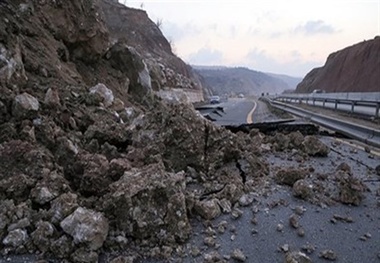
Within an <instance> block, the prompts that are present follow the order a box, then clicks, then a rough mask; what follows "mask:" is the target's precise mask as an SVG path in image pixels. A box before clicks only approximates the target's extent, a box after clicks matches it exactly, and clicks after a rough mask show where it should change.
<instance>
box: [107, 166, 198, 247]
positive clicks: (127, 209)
mask: <svg viewBox="0 0 380 263" xmlns="http://www.w3.org/2000/svg"><path fill="white" fill-rule="evenodd" d="M184 191H185V177H184V173H183V172H179V173H169V172H166V171H165V169H164V167H163V166H162V165H160V164H153V165H150V166H146V167H144V168H142V169H132V170H130V171H127V172H125V173H124V175H123V176H122V177H121V178H120V180H118V181H117V182H115V183H113V184H111V185H110V194H108V195H106V196H105V198H104V209H105V211H106V214H107V215H108V216H110V219H112V221H114V222H115V227H116V228H118V229H119V230H121V231H125V233H126V235H128V236H132V237H134V238H137V239H152V240H155V241H156V242H158V241H159V242H163V243H175V242H178V241H179V242H184V241H185V240H186V239H187V238H188V237H189V235H190V230H191V227H190V224H189V221H188V218H187V214H186V203H185V195H184Z"/></svg>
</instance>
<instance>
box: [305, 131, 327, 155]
mask: <svg viewBox="0 0 380 263" xmlns="http://www.w3.org/2000/svg"><path fill="white" fill-rule="evenodd" d="M302 146H303V150H304V151H305V153H307V154H308V155H310V156H321V157H326V156H327V155H328V154H329V152H330V148H329V147H327V146H326V145H325V144H324V143H322V142H321V141H320V140H318V139H317V138H316V137H315V136H306V137H305V139H304V141H303V142H302Z"/></svg>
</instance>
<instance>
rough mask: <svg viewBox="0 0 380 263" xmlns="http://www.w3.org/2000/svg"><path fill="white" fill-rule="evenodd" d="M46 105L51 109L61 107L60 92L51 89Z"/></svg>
mask: <svg viewBox="0 0 380 263" xmlns="http://www.w3.org/2000/svg"><path fill="white" fill-rule="evenodd" d="M44 103H45V104H46V105H48V106H50V107H59V106H61V102H60V99H59V93H58V90H57V89H52V88H49V89H48V91H47V92H46V94H45V99H44Z"/></svg>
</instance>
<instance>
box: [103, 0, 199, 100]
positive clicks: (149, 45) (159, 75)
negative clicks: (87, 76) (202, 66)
mask: <svg viewBox="0 0 380 263" xmlns="http://www.w3.org/2000/svg"><path fill="white" fill-rule="evenodd" d="M100 4H101V7H102V11H103V13H104V17H105V22H106V26H107V27H108V29H109V32H110V36H111V39H112V40H111V41H117V40H118V39H123V40H124V41H125V42H126V43H127V45H129V46H133V47H134V48H135V49H136V50H137V52H138V53H139V54H140V55H141V56H142V57H143V59H144V63H146V65H147V67H148V69H149V71H150V76H151V78H152V88H153V90H155V91H158V94H161V95H162V94H164V92H161V91H167V90H168V89H170V90H171V92H172V93H173V89H174V93H176V92H178V89H182V91H185V94H186V93H189V94H190V96H191V94H197V93H198V94H199V96H198V98H197V100H201V99H202V98H203V97H202V96H203V95H202V84H201V82H200V81H199V78H198V76H197V75H196V73H195V72H194V71H193V70H192V68H191V67H190V66H189V65H187V64H185V63H184V62H183V61H182V60H181V59H180V58H178V57H177V56H176V55H174V54H173V52H172V49H171V45H170V43H169V42H168V41H167V39H166V38H165V37H164V36H163V34H162V32H161V30H160V29H159V27H158V26H157V25H156V24H155V23H154V22H153V21H152V20H150V19H149V17H148V15H147V13H146V12H145V11H144V10H139V9H133V8H128V7H126V6H124V5H122V4H119V3H118V2H117V1H112V0H102V1H101V2H100Z"/></svg>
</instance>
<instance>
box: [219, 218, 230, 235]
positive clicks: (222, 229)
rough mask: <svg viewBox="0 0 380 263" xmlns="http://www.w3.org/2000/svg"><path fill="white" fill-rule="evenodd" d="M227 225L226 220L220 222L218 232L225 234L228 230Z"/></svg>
mask: <svg viewBox="0 0 380 263" xmlns="http://www.w3.org/2000/svg"><path fill="white" fill-rule="evenodd" d="M227 225H228V223H227V221H225V220H223V221H221V222H219V224H218V232H219V233H220V234H223V233H224V232H225V231H226V229H227Z"/></svg>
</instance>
